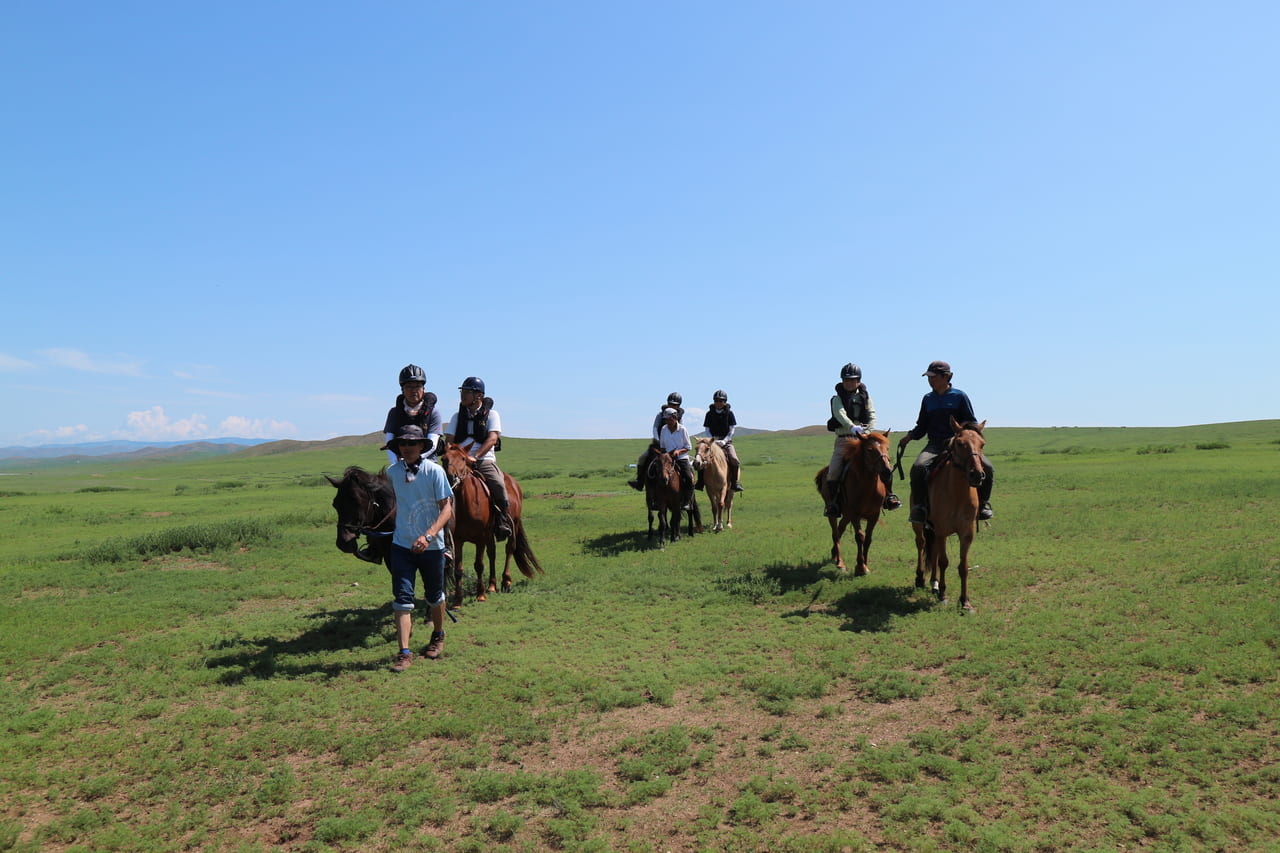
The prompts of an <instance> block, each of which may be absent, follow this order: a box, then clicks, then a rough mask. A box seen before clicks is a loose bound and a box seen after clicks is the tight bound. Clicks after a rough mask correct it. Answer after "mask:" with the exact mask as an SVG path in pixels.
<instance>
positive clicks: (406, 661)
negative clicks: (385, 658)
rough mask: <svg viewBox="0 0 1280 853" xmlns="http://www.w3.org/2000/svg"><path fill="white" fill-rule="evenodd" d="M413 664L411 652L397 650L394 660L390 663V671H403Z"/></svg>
mask: <svg viewBox="0 0 1280 853" xmlns="http://www.w3.org/2000/svg"><path fill="white" fill-rule="evenodd" d="M412 664H413V652H398V653H397V654H396V662H395V663H393V664H391V671H392V672H404V671H405V670H406V669H408V668H409V667H410V666H411V665H412Z"/></svg>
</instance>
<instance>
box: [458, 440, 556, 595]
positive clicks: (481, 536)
mask: <svg viewBox="0 0 1280 853" xmlns="http://www.w3.org/2000/svg"><path fill="white" fill-rule="evenodd" d="M440 464H441V465H442V466H444V471H445V474H447V475H448V477H449V487H450V488H451V489H453V547H454V551H455V553H454V555H453V570H454V573H455V576H456V578H457V591H456V593H455V595H456V597H455V599H454V606H460V605H461V604H462V548H463V545H464V544H465V543H467V542H470V543H472V544H473V545H475V547H476V560H475V568H476V600H477V601H484V600H485V593H486V591H487V592H497V591H498V584H497V577H496V574H495V572H496V567H495V563H496V556H497V545H496V544H495V540H494V538H493V531H494V526H495V524H496V522H497V514H496V513H495V512H494V511H493V506H492V505H491V504H490V503H489V490H488V488H487V487H486V486H485V483H484V479H483V478H482V477H481V476H480V475H479V474H477V473H476V472H475V470H474V469H473V468H472V462H471V458H470V457H469V456H468V455H467V451H465V450H463V449H462V447H461V446H459V445H457V444H454V443H453V442H449V444H448V445H446V447H445V450H444V453H442V454H441V455H440ZM502 476H503V477H504V478H505V479H506V484H507V515H508V516H510V518H511V536H510V538H508V539H507V549H506V559H505V560H504V561H503V564H502V591H503V592H509V591H510V590H511V558H512V557H514V558H515V561H516V566H517V567H519V569H520V573H521V574H523V575H524V576H525V577H527V578H533V577H534V576H535V575H538V574H541V573H542V566H541V565H539V564H538V558H537V557H535V556H534V555H533V549H532V548H530V547H529V539H528V537H527V536H525V532H524V518H523V517H522V516H523V513H522V510H523V508H524V493H523V492H521V491H520V484H519V483H517V482H516V481H515V480H514V479H512V477H511V475H510V474H507V473H506V472H503V475H502ZM486 556H488V558H489V584H488V587H487V588H486V586H485V582H484V559H485V557H486Z"/></svg>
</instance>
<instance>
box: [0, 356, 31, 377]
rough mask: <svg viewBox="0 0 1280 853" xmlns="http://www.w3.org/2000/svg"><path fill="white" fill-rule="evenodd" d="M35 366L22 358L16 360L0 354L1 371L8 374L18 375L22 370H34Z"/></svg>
mask: <svg viewBox="0 0 1280 853" xmlns="http://www.w3.org/2000/svg"><path fill="white" fill-rule="evenodd" d="M34 369H35V365H34V364H32V363H31V362H29V361H24V360H23V359H20V358H14V357H13V356H11V355H5V354H4V353H2V352H0V371H4V372H7V373H17V372H18V371H20V370H34Z"/></svg>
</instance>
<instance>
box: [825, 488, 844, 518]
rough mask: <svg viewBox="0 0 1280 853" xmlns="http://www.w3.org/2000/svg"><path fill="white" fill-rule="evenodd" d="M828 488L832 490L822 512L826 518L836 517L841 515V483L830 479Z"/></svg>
mask: <svg viewBox="0 0 1280 853" xmlns="http://www.w3.org/2000/svg"><path fill="white" fill-rule="evenodd" d="M827 488H829V489H830V492H829V493H828V495H827V505H826V508H824V509H823V510H822V514H823V516H825V517H826V518H836V517H837V516H839V515H840V483H838V482H835V483H833V482H831V481H830V480H828V481H827Z"/></svg>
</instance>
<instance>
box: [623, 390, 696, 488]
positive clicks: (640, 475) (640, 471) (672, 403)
mask: <svg viewBox="0 0 1280 853" xmlns="http://www.w3.org/2000/svg"><path fill="white" fill-rule="evenodd" d="M683 402H684V398H683V397H681V396H680V392H679V391H672V392H671V393H670V394H668V395H667V403H666V405H665V406H660V407H659V408H658V414H656V415H654V417H653V440H652V441H651V442H650V443H649V446H648V447H646V448H645V449H644V453H641V454H640V458H639V459H637V460H636V478H635V479H634V480H628V481H627V485H628V486H630V487H631V488H633V489H635V490H636V491H637V492H643V491H644V472H645V471H646V470H648V468H649V460H650V459H652V458H653V453H654V451H655V450H657V449H658V447H659V445H661V444H662V413H663V412H665V411H666V410H667V409H674V410H675V412H676V421H677V422H683V421H684V409H683V408H681V404H682V403H683Z"/></svg>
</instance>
